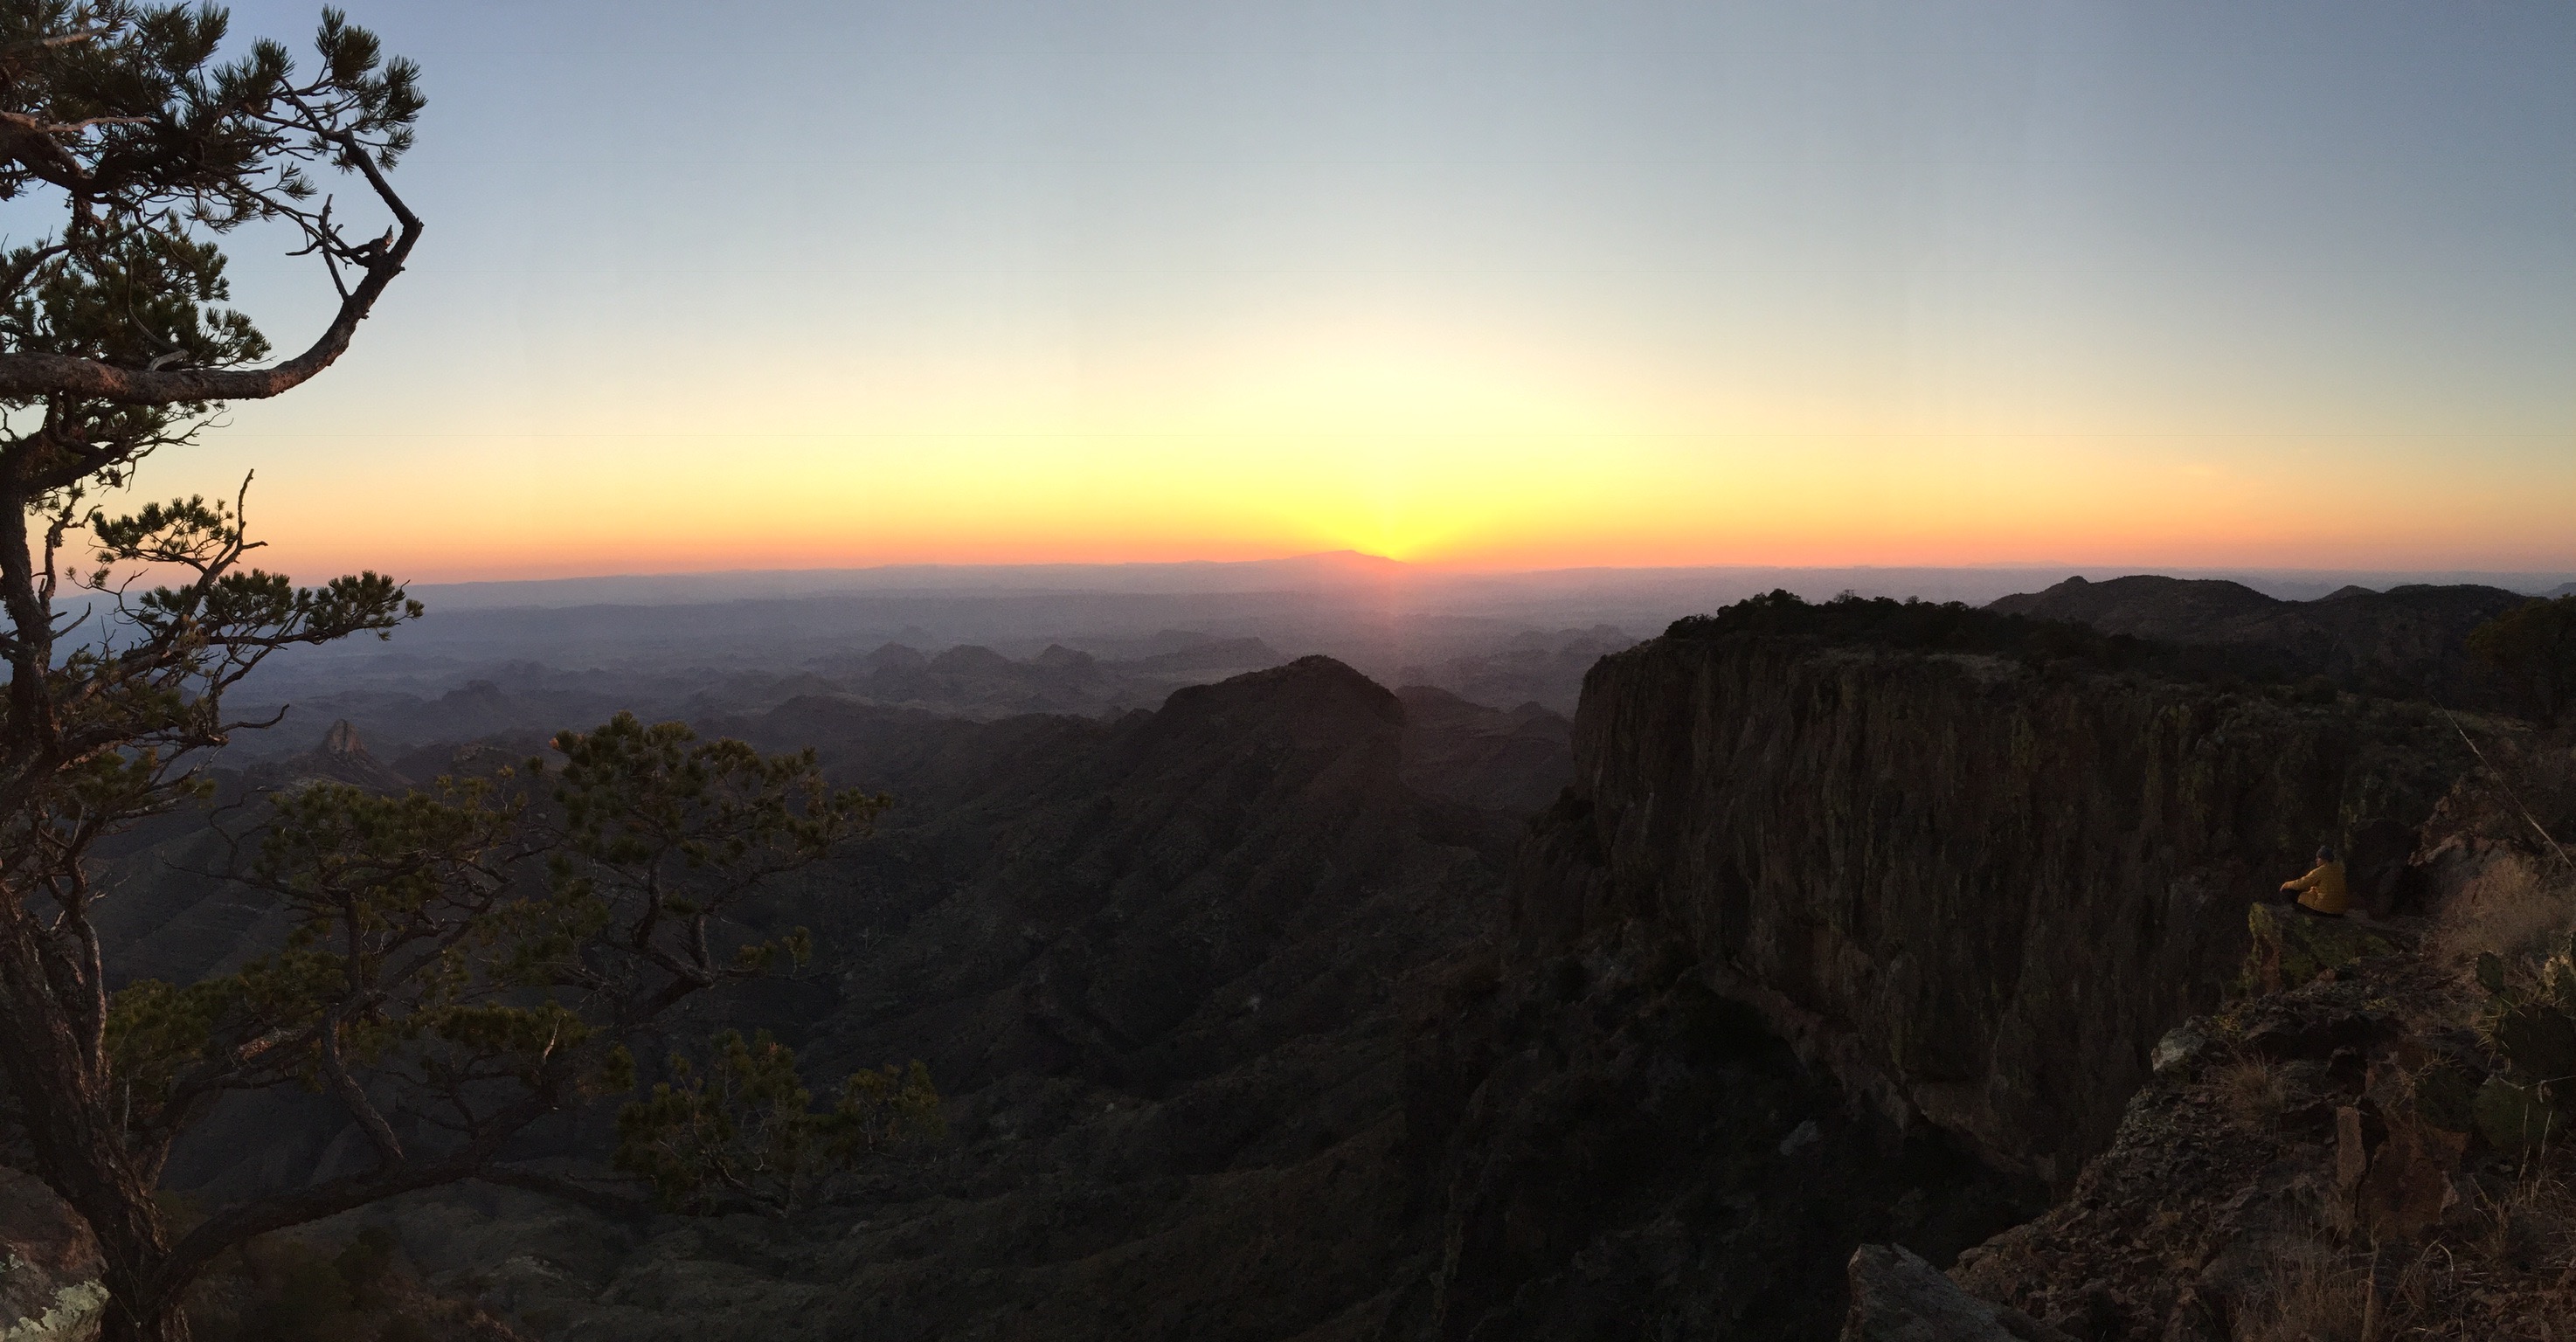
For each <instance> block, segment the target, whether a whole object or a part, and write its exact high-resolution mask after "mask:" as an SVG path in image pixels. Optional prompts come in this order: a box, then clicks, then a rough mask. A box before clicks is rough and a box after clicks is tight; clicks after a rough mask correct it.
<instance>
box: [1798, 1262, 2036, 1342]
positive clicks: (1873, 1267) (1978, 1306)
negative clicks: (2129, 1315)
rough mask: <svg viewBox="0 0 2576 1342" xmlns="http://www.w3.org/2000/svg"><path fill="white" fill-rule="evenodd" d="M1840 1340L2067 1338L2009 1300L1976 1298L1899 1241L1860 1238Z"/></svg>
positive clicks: (2014, 1341)
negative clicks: (2006, 1302) (1996, 1301)
mask: <svg viewBox="0 0 2576 1342" xmlns="http://www.w3.org/2000/svg"><path fill="white" fill-rule="evenodd" d="M1848 1274H1849V1277H1850V1289H1851V1313H1850V1315H1849V1316H1847V1317H1846V1319H1845V1320H1844V1323H1843V1335H1842V1342H2068V1339H2067V1337H2066V1335H2065V1334H2064V1333H2061V1332H2059V1331H2057V1330H2056V1329H2054V1328H2050V1327H2047V1326H2046V1325H2044V1324H2042V1323H2040V1322H2039V1321H2038V1320H2036V1319H2033V1318H2031V1317H2030V1316H2029V1315H2027V1314H2024V1313H2022V1312H2021V1311H2020V1310H2017V1309H2014V1308H2013V1307H2011V1306H2010V1305H1997V1304H1993V1303H1990V1302H1988V1301H1984V1300H1980V1299H1978V1298H1976V1297H1975V1296H1972V1295H1970V1294H1968V1293H1967V1292H1965V1291H1962V1290H1960V1289H1959V1287H1958V1285H1957V1283H1955V1282H1952V1281H1951V1280H1950V1279H1949V1278H1948V1277H1946V1276H1943V1275H1942V1274H1941V1272H1940V1270H1939V1269H1937V1268H1935V1267H1933V1266H1932V1265H1931V1264H1930V1263H1927V1262H1924V1261H1923V1260H1922V1258H1920V1257H1918V1256H1917V1255H1915V1254H1914V1253H1913V1252H1912V1251H1911V1250H1908V1249H1907V1248H1905V1247H1904V1246H1903V1245H1899V1244H1864V1245H1862V1246H1861V1247H1860V1248H1857V1249H1854V1250H1853V1251H1852V1256H1851V1264H1850V1267H1849V1268H1848Z"/></svg>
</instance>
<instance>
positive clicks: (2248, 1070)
mask: <svg viewBox="0 0 2576 1342" xmlns="http://www.w3.org/2000/svg"><path fill="white" fill-rule="evenodd" d="M2211 1080H2212V1081H2213V1082H2214V1083H2215V1084H2216V1086H2217V1088H2218V1097H2219V1102H2220V1103H2221V1104H2223V1105H2225V1106H2226V1109H2227V1113H2228V1116H2229V1117H2231V1118H2233V1119H2235V1120H2236V1121H2237V1122H2239V1123H2241V1124H2244V1125H2245V1126H2246V1127H2249V1128H2254V1129H2258V1130H2265V1131H2268V1130H2269V1129H2270V1128H2271V1126H2272V1123H2273V1120H2275V1119H2277V1118H2279V1117H2280V1116H2281V1111H2282V1110H2284V1109H2287V1108H2288V1107H2289V1106H2290V1082H2289V1078H2287V1077H2285V1076H2283V1075H2282V1073H2281V1067H2280V1064H2278V1063H2275V1062H2272V1061H2271V1060H2269V1059H2266V1058H2260V1057H2255V1056H2252V1055H2250V1054H2249V1055H2247V1056H2244V1057H2240V1058H2237V1059H2236V1060H2235V1061H2233V1062H2230V1063H2227V1064H2225V1065H2224V1066H2222V1067H2220V1068H2219V1069H2218V1070H2217V1072H2215V1073H2214V1074H2213V1075H2212V1077H2211Z"/></svg>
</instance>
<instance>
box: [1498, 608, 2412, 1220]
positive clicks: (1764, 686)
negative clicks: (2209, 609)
mask: <svg viewBox="0 0 2576 1342" xmlns="http://www.w3.org/2000/svg"><path fill="white" fill-rule="evenodd" d="M2457 749H2458V747H2457V746H2456V744H2455V743H2454V742H2452V741H2450V740H2447V739H2446V738H2445V736H2444V734H2443V733H2442V732H2440V731H2437V730H2436V729H2435V723H2434V722H2433V721H2431V720H2428V718H2427V716H2426V714H2425V713H2424V712H2422V711H2420V710H2416V709H2413V708H2410V707H2406V706H2402V705H2387V704H2375V703H2371V702H2368V701H2356V700H2351V699H2346V700H2344V701H2342V702H2341V703H2339V704H2336V705H2306V704H2298V703H2288V702H2282V701H2279V700H2276V699H2273V698H2269V697H2266V696H2261V695H2249V694H2231V693H2226V692H2222V691H2218V690H2212V689H2207V688H2200V687H2185V686H2172V685H2164V684H2159V683H2154V682H2137V683H2129V682H2124V681H2122V680H2120V679H2116V678H2112V677H2107V676H2073V675H2066V676H2056V675H2048V674H2041V673H2034V672H2031V671H2028V670H2026V669H2023V668H2021V667H2019V666H2014V665H2010V664H2005V663H2000V662H1995V661H1990V660H1985V659H1979V658H1969V657H1949V656H1933V655H1917V654H1897V653H1885V652H1870V651H1859V650H1847V649H1833V648H1822V647H1818V646H1815V645H1813V644H1810V643H1805V642H1801V641H1799V640H1795V639H1778V638H1739V639H1730V640H1720V641H1711V642H1690V641H1679V640H1671V639H1666V640H1658V641H1656V642H1654V643H1649V644H1646V645H1643V646H1641V647H1639V648H1636V649H1632V650H1630V651H1629V652H1626V653H1622V654H1620V655H1618V656H1615V657H1611V658H1607V659H1605V660H1604V661H1603V662H1602V663H1601V664H1600V665H1599V666H1598V667H1596V668H1595V669H1594V671H1593V673H1592V676H1591V677H1590V678H1589V680H1588V681H1587V683H1586V686H1585V695H1584V707H1583V711H1582V714H1581V715H1580V717H1579V718H1578V720H1577V723H1576V732H1575V751H1576V759H1577V782H1576V786H1575V790H1574V793H1573V794H1572V795H1571V796H1570V797H1569V798H1568V799H1567V801H1565V802H1564V803H1561V804H1560V805H1559V806H1558V807H1556V808H1555V809H1554V810H1553V811H1552V812H1551V813H1550V814H1549V817H1548V818H1547V820H1546V821H1545V822H1544V823H1545V826H1546V827H1547V829H1548V830H1549V831H1550V834H1549V835H1547V836H1543V837H1542V840H1541V843H1542V849H1543V852H1544V853H1545V854H1547V856H1546V858H1545V860H1539V861H1532V862H1525V863H1524V865H1523V868H1522V870H1521V872H1520V873H1519V875H1518V877H1517V878H1516V883H1515V909H1514V919H1515V936H1516V937H1517V938H1519V939H1520V941H1521V942H1522V943H1524V945H1525V946H1528V947H1530V948H1532V950H1531V952H1530V953H1536V950H1537V948H1542V947H1545V946H1549V945H1557V946H1563V945H1571V944H1574V943H1575V942H1577V941H1579V940H1580V939H1582V938H1583V937H1584V936H1585V935H1587V934H1588V933H1590V932H1592V931H1594V930H1595V929H1597V928H1598V927H1600V926H1602V925H1604V924H1610V923H1616V922H1619V921H1621V920H1630V919H1641V920H1646V921H1648V922H1651V923H1653V924H1655V925H1657V926H1659V927H1662V928H1665V929H1669V930H1670V931H1671V932H1672V933H1673V935H1675V936H1676V937H1678V938H1679V940H1680V942H1681V943H1682V944H1683V945H1684V946H1685V947H1686V948H1687V950H1688V952H1689V954H1691V955H1692V956H1693V957H1694V958H1696V959H1699V960H1701V961H1704V962H1705V963H1707V964H1708V965H1710V966H1711V967H1712V968H1713V969H1714V970H1715V971H1716V972H1718V973H1719V974H1720V975H1721V976H1722V977H1724V978H1725V979H1727V980H1728V981H1729V982H1730V984H1731V985H1732V986H1731V991H1733V992H1735V993H1736V994H1737V995H1739V996H1741V997H1743V998H1745V999H1746V1000H1750V1001H1754V1002H1756V1003H1758V1004H1760V1005H1762V1006H1763V1007H1764V1008H1765V1010H1766V1014H1767V1015H1768V1016H1769V1017H1770V1018H1771V1019H1772V1021H1773V1022H1774V1024H1775V1026H1777V1027H1778V1028H1780V1029H1782V1030H1783V1031H1784V1032H1786V1033H1788V1034H1789V1035H1790V1036H1791V1037H1792V1038H1793V1039H1796V1040H1798V1041H1799V1042H1800V1043H1801V1044H1802V1046H1803V1047H1804V1048H1805V1050H1806V1051H1807V1052H1808V1054H1809V1055H1810V1056H1811V1057H1815V1058H1818V1059H1820V1060H1823V1061H1827V1062H1829V1063H1831V1064H1832V1065H1833V1066H1834V1067H1836V1068H1837V1070H1839V1071H1840V1072H1841V1073H1842V1074H1843V1075H1844V1077H1845V1079H1846V1081H1847V1082H1849V1083H1851V1084H1853V1085H1855V1086H1856V1087H1859V1088H1861V1089H1862V1090H1864V1091H1865V1092H1866V1091H1875V1092H1877V1093H1878V1094H1879V1095H1880V1096H1881V1098H1882V1099H1883V1101H1884V1102H1885V1103H1886V1104H1887V1105H1888V1107H1889V1108H1890V1109H1891V1110H1892V1111H1893V1112H1896V1113H1899V1114H1906V1113H1919V1114H1921V1115H1924V1116H1927V1117H1929V1118H1930V1119H1932V1120H1933V1121H1934V1122H1936V1123H1938V1124H1940V1125H1941V1126H1943V1127H1944V1128H1946V1129H1949V1130H1951V1131H1953V1132H1956V1133H1959V1134H1962V1135H1964V1136H1966V1137H1967V1138H1969V1139H1970V1140H1972V1141H1973V1142H1974V1143H1976V1144H1977V1145H1978V1146H1979V1148H1980V1149H1982V1150H1983V1151H1984V1152H1985V1153H1987V1155H1988V1156H1989V1157H1990V1158H1991V1159H1993V1160H1995V1161H1996V1162H1998V1163H2001V1164H2011V1165H2017V1166H2019V1167H2021V1168H2025V1169H2028V1170H2029V1171H2031V1172H2032V1173H2034V1174H2036V1175H2038V1176H2040V1177H2042V1178H2044V1179H2048V1180H2051V1181H2063V1180H2065V1179H2068V1178H2071V1177H2072V1175H2073V1174H2074V1171H2075V1168H2076V1164H2077V1162H2078V1161H2080V1160H2081V1159H2082V1158H2083V1157H2084V1156H2085V1155H2087V1154H2089V1153H2090V1152H2092V1151H2093V1150H2095V1149H2098V1148H2099V1147H2100V1145H2101V1144H2102V1143H2103V1142H2104V1141H2105V1140H2107V1138H2108V1136H2109V1134H2110V1131H2111V1129H2112V1127H2113V1126H2114V1125H2115V1124H2116V1122H2117V1121H2118V1118H2119V1113H2120V1107H2121V1105H2122V1103H2123V1102H2124V1101H2125V1100H2126V1098H2127V1096H2128V1095H2129V1093H2130V1092H2131V1091H2132V1090H2134V1089H2135V1088H2136V1086H2137V1084H2138V1082H2139V1081H2140V1079H2141V1078H2143V1076H2144V1075H2145V1068H2146V1053H2147V1049H2148V1047H2149V1046H2150V1045H2151V1044H2152V1043H2153V1042H2154V1040H2155V1039H2156V1037H2157V1036H2158V1035H2159V1034H2160V1033H2161V1032H2162V1031H2163V1030H2164V1029H2166V1028H2167V1027H2169V1026H2170V1025H2172V1024H2173V1023H2174V1022H2176V1021H2178V1020H2180V1019H2182V1018H2183V1017H2185V1016H2187V1015H2189V1014H2191V1013H2192V1012H2194V1011H2200V1010H2206V1009H2207V1008H2208V1007H2209V1006H2210V1004H2211V1003H2212V1002H2214V1001H2215V1000H2216V997H2217V994H2218V992H2219V989H2220V986H2221V984H2222V983H2223V982H2224V981H2225V979H2226V978H2227V976H2228V975H2229V974H2231V973H2232V972H2233V970H2234V969H2235V967H2236V965H2237V963H2238V961H2240V960H2241V959H2242V957H2243V953H2244V947H2245V942H2244V936H2245V933H2244V910H2245V906H2246V904H2247V902H2248V901H2249V900H2250V899H2252V898H2254V897H2256V896H2258V895H2260V894H2261V893H2263V892H2264V891H2267V890H2269V889H2271V888H2272V887H2273V886H2274V885H2275V884H2277V883H2278V882H2279V881H2280V880H2281V879H2283V878H2284V877H2286V876H2289V875H2295V874H2297V873H2298V872H2299V871H2301V870H2304V869H2305V859H2306V856H2307V854H2308V852H2309V851H2310V850H2311V849H2313V848H2314V847H2315V846H2316V845H2317V844H2318V843H2319V842H2321V841H2333V842H2336V843H2338V844H2340V845H2342V846H2343V847H2345V848H2346V849H2347V850H2348V851H2349V852H2350V853H2351V855H2352V865H2353V868H2354V876H2355V879H2356V882H2357V883H2358V885H2359V886H2360V887H2361V888H2362V889H2363V891H2364V892H2365V893H2366V894H2367V895H2369V896H2370V897H2374V898H2378V899H2381V900H2388V899H2392V898H2396V897H2398V896H2400V895H2401V894H2402V893H2403V892H2402V889H2400V887H2399V881H2400V879H2401V877H2402V874H2403V872H2404V859H2405V857H2406V855H2407V853H2408V852H2409V851H2410V850H2411V848H2412V846H2413V842H2412V838H2413V836H2412V827H2413V825H2414V824H2415V823H2416V822H2418V821H2420V820H2421V818H2422V817H2423V816H2424V815H2426V814H2428V813H2429V812H2430V810H2431V808H2432V805H2433V802H2434V801H2435V799H2437V798H2438V797H2439V796H2440V795H2441V792H2442V791H2443V789H2444V788H2445V787H2447V786H2448V783H2449V780H2450V778H2451V776H2452V775H2453V773H2454V772H2456V767H2455V766H2456V764H2457V763H2458V762H2457V761H2455V760H2454V759H2453V758H2452V756H2453V753H2454V752H2455V751H2457Z"/></svg>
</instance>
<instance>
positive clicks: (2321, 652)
mask: <svg viewBox="0 0 2576 1342" xmlns="http://www.w3.org/2000/svg"><path fill="white" fill-rule="evenodd" d="M2530 600H2532V597H2530V596H2529V595H2527V594H2524V593H2521V592H2510V591H2506V590H2505V589H2503V588H2501V587H2488V586H2484V585H2479V584H2468V583H2461V584H2452V585H2436V584H2430V583H2410V584H2405V585H2401V586H2397V587H2392V588H2389V589H2388V590H2386V591H2384V592H2380V591H2372V590H2371V589H2369V588H2366V587H2360V586H2350V587H2345V588H2343V589H2342V590H2340V591H2337V592H2333V593H2331V594H2329V595H2326V596H2322V597H2319V598H2317V599H2315V600H2312V601H2284V600H2281V599H2279V598H2277V597H2271V596H2266V595H2264V594H2263V593H2261V592H2258V591H2255V590H2254V589H2253V588H2251V587H2247V586H2245V585H2244V584H2242V583H2236V582H2228V581H2224V580H2220V579H2210V578H2168V577H2161V576H2156V575H2149V574H2139V575H2133V576H2130V577H2125V578H2114V579H2111V580H2109V581H2107V582H2087V581H2086V580H2084V579H2083V578H2069V579H2067V580H2066V581H2064V582H2061V583H2059V584H2057V585H2056V586H2054V587H2051V588H2048V589H2047V590H2045V591H2041V592H2031V593H2025V594H2021V595H2016V596H2008V597H2004V598H2002V599H2000V600H1998V601H1995V602H1992V603H1990V604H1989V605H1988V606H1987V607H1986V608H1987V609H1988V610H1992V611H1996V612H1999V613H2002V614H2007V615H2026V616H2034V617H2038V618H2041V619H2051V620H2064V621H2068V622H2070V623H2076V624H2086V625H2091V626H2092V627H2093V628H2095V629H2099V630H2101V631H2102V632H2104V633H2106V634H2127V635H2129V636H2131V637H2133V638H2141V639H2151V640H2154V641H2156V642H2160V643H2174V644H2184V645H2197V646H2208V647H2223V648H2235V649H2244V650H2249V651H2261V652H2268V653H2271V654H2275V655H2276V656H2277V657H2278V658H2280V659H2283V662H2284V665H2283V668H2282V669H2283V670H2285V671H2290V670H2304V671H2308V672H2311V673H2313V674H2320V675H2325V676H2328V677H2331V678H2334V679H2336V680H2339V681H2342V682H2345V683H2346V684H2347V685H2348V686H2349V687H2351V688H2354V689H2360V690H2367V691H2370V692H2372V693H2380V694H2394V695H2399V696H2412V695H2414V694H2417V693H2421V692H2423V691H2425V690H2427V689H2430V690H2431V691H2432V692H2433V693H2434V694H2436V695H2437V696H2440V697H2443V698H2445V699H2449V700H2452V701H2459V702H2465V701H2468V700H2471V699H2475V698H2477V697H2479V696H2480V695H2481V693H2482V690H2483V689H2484V687H2483V686H2482V685H2481V683H2480V681H2479V678H2478V676H2477V675H2476V672H2475V669H2474V668H2473V667H2471V666H2470V665H2469V661H2468V655H2467V647H2468V638H2469V632H2470V631H2471V630H2473V629H2476V628H2477V627H2478V626H2479V625H2481V624H2484V623H2486V622H2487V621H2488V620H2492V619H2494V618H2495V617H2496V616H2498V615H2502V614H2504V613H2505V612H2506V611H2509V610H2512V609H2514V608H2515V607H2517V606H2520V605H2522V604H2523V603H2525V602H2527V601H2530Z"/></svg>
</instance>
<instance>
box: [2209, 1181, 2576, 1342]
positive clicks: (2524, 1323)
mask: <svg viewBox="0 0 2576 1342" xmlns="http://www.w3.org/2000/svg"><path fill="white" fill-rule="evenodd" d="M2561 1163H2564V1162H2563V1161H2562V1162H2561ZM2481 1210H2482V1211H2483V1212H2484V1215H2483V1217H2481V1218H2479V1219H2481V1220H2483V1221H2484V1222H2485V1228H2484V1230H2483V1231H2481V1232H2479V1233H2476V1234H2473V1235H2468V1236H2463V1237H2458V1238H2446V1237H2440V1236H2437V1237H2435V1238H2434V1239H2432V1240H2431V1241H2429V1242H2427V1243H2424V1244H2421V1245H2410V1246H2390V1247H2389V1248H2387V1249H2383V1250H2378V1251H2374V1250H2372V1249H2370V1248H2368V1247H2365V1246H2362V1245H2358V1244H2351V1243H2350V1242H2349V1241H2346V1240H2344V1239H2342V1237H2340V1236H2337V1235H2334V1234H2332V1233H2331V1232H2329V1231H2326V1230H2324V1229H2323V1228H2320V1231H2319V1233H2318V1235H2317V1238H2316V1239H2315V1240H2313V1241H2312V1242H2310V1243H2308V1244H2306V1245H2303V1246H2300V1247H2299V1248H2297V1249H2294V1250H2292V1251H2290V1252H2286V1253H2284V1254H2283V1255H2282V1259H2281V1262H2280V1263H2279V1265H2278V1266H2277V1267H2276V1269H2275V1270H2274V1272H2273V1273H2272V1274H2271V1277H2270V1279H2269V1280H2268V1281H2267V1282H2266V1283H2265V1287H2264V1290H2263V1293H2262V1294H2261V1295H2260V1296H2259V1297H2258V1298H2254V1299H2249V1300H2244V1301H2241V1302H2239V1304H2238V1306H2237V1308H2236V1310H2235V1311H2234V1314H2235V1318H2234V1323H2233V1327H2232V1328H2231V1330H2230V1334H2229V1335H2230V1337H2231V1339H2232V1342H2398V1340H2399V1339H2410V1340H2411V1339H2440V1340H2441V1342H2490V1340H2492V1342H2567V1340H2568V1339H2576V1192H2571V1190H2570V1188H2569V1185H2568V1182H2567V1179H2566V1172H2565V1171H2564V1170H2561V1171H2560V1172H2558V1173H2554V1174H2553V1173H2543V1172H2541V1171H2539V1170H2538V1169H2536V1168H2535V1169H2530V1170H2526V1171H2525V1172H2524V1174H2523V1176H2522V1177H2521V1178H2519V1179H2517V1180H2516V1181H2515V1182H2514V1183H2513V1185H2512V1186H2511V1187H2510V1188H2509V1189H2507V1190H2505V1191H2504V1192H2503V1193H2502V1194H2501V1196H2498V1197H2494V1198H2492V1199H2490V1200H2488V1202H2487V1204H2486V1205H2485V1206H2484V1207H2483V1208H2481ZM2338 1244H2346V1245H2348V1246H2349V1247H2343V1248H2338V1247H2336V1246H2337V1245H2338Z"/></svg>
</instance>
